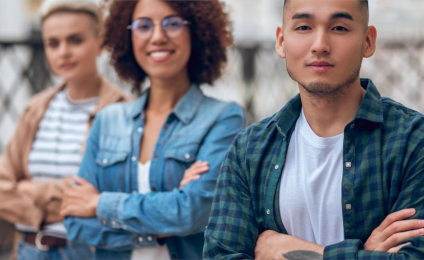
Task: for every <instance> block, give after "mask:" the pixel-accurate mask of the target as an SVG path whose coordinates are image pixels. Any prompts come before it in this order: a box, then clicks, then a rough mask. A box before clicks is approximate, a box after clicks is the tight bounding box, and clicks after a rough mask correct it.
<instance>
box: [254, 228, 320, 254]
mask: <svg viewBox="0 0 424 260" xmlns="http://www.w3.org/2000/svg"><path fill="white" fill-rule="evenodd" d="M323 253H324V247H323V246H320V245H317V244H314V243H311V242H308V241H305V240H302V239H300V238H297V237H292V236H289V235H285V234H280V233H278V232H275V231H273V230H267V231H264V232H263V233H262V234H260V235H259V238H258V241H257V243H256V247H255V259H256V260H273V259H279V260H282V259H287V260H297V259H303V260H322V259H323Z"/></svg>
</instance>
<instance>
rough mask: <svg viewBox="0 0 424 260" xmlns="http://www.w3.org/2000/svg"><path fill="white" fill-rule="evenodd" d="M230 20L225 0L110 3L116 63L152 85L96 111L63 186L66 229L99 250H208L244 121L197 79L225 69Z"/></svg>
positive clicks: (198, 253) (190, 253) (138, 253)
mask: <svg viewBox="0 0 424 260" xmlns="http://www.w3.org/2000/svg"><path fill="white" fill-rule="evenodd" d="M229 27H230V26H229V21H228V17H227V15H226V14H225V13H224V11H223V4H222V3H220V2H219V1H217V0H212V1H162V0H139V1H119V0H115V1H113V2H112V3H111V5H110V13H109V17H108V19H107V21H106V35H105V46H106V47H107V48H108V49H109V50H110V51H111V56H112V63H113V65H114V67H115V69H116V70H117V72H118V74H119V75H120V76H121V77H122V78H123V79H126V80H128V81H130V82H132V83H133V84H134V86H135V87H138V86H139V85H140V83H143V82H144V81H145V79H146V78H148V79H149V81H150V88H149V89H147V90H146V91H145V92H144V93H143V94H142V96H141V97H140V98H139V99H138V100H137V101H135V102H133V103H128V104H119V105H112V106H109V107H107V108H106V109H105V110H104V111H102V112H101V113H100V115H99V116H98V117H96V119H95V121H94V125H93V128H92V131H91V133H90V137H89V140H88V142H87V150H86V154H85V157H84V159H83V163H82V167H81V170H80V172H79V177H80V178H78V179H77V180H76V181H77V183H78V185H77V186H75V187H74V188H73V189H72V190H71V191H69V192H68V193H67V194H66V195H65V199H64V203H63V205H62V211H61V213H62V214H63V215H66V216H70V217H68V218H67V219H66V220H65V223H66V226H67V229H68V238H69V239H70V240H71V241H75V242H82V243H85V244H88V245H92V246H95V247H96V258H97V259H129V258H131V259H171V258H172V259H200V258H201V257H202V248H203V241H204V238H203V232H204V229H205V225H206V224H207V220H208V217H209V213H210V209H211V203H212V197H213V194H214V189H215V184H216V179H217V176H218V172H219V168H220V165H221V162H222V160H223V159H224V156H225V153H226V150H227V148H228V147H229V145H230V143H231V142H232V140H233V138H234V137H235V135H236V134H237V133H238V132H239V131H240V130H241V129H242V128H243V127H244V113H243V110H242V109H241V108H240V107H239V106H238V105H236V104H234V103H230V102H222V101H218V100H215V99H212V98H209V97H206V96H204V95H203V93H202V91H201V90H200V88H199V85H200V84H204V83H208V84H212V83H213V82H214V81H215V80H216V79H217V78H218V77H219V76H220V75H221V72H222V69H223V66H224V65H225V63H226V51H227V48H228V47H229V46H230V45H231V44H232V36H231V33H230V31H229ZM187 169H188V170H187ZM186 170H187V171H186ZM185 171H186V174H184V172H185ZM201 173H202V174H201ZM200 174H201V175H200ZM183 176H184V177H183ZM180 183H181V184H182V186H183V187H182V188H181V187H180Z"/></svg>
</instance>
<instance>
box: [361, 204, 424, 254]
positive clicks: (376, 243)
mask: <svg viewBox="0 0 424 260" xmlns="http://www.w3.org/2000/svg"><path fill="white" fill-rule="evenodd" d="M414 214H415V209H404V210H400V211H397V212H394V213H391V214H390V215H388V216H387V217H386V218H385V219H384V221H383V222H382V223H381V224H380V226H378V227H377V228H376V229H374V231H373V232H372V233H371V236H370V237H369V238H368V240H367V242H366V243H365V250H370V251H383V252H389V253H397V252H398V251H399V250H400V249H401V248H402V247H404V246H407V245H409V244H410V243H405V244H402V245H399V246H396V245H397V244H399V243H401V242H402V241H405V240H407V239H410V238H413V237H417V236H422V235H423V234H424V229H423V228H424V221H423V220H421V219H409V220H404V219H406V218H409V217H412V216H413V215H414Z"/></svg>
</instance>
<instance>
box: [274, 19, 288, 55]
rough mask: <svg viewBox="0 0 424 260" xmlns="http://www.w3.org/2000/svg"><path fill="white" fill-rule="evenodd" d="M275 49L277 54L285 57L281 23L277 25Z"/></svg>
mask: <svg viewBox="0 0 424 260" xmlns="http://www.w3.org/2000/svg"><path fill="white" fill-rule="evenodd" d="M275 50H276V51H277V54H278V56H280V57H281V58H283V59H284V58H286V52H285V49H284V36H283V27H282V26H281V25H279V26H278V27H277V32H276V42H275Z"/></svg>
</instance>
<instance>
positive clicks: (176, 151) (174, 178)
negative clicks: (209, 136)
mask: <svg viewBox="0 0 424 260" xmlns="http://www.w3.org/2000/svg"><path fill="white" fill-rule="evenodd" d="M198 149H199V143H182V144H179V145H178V144H177V145H173V146H172V147H169V148H168V149H167V150H166V152H165V175H166V177H165V178H166V180H167V181H166V186H167V187H166V188H167V190H172V189H173V188H177V187H178V186H179V185H180V181H181V179H182V178H183V176H184V171H185V170H187V169H188V168H190V166H191V165H192V164H193V163H194V161H195V160H196V157H197V151H198Z"/></svg>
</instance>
